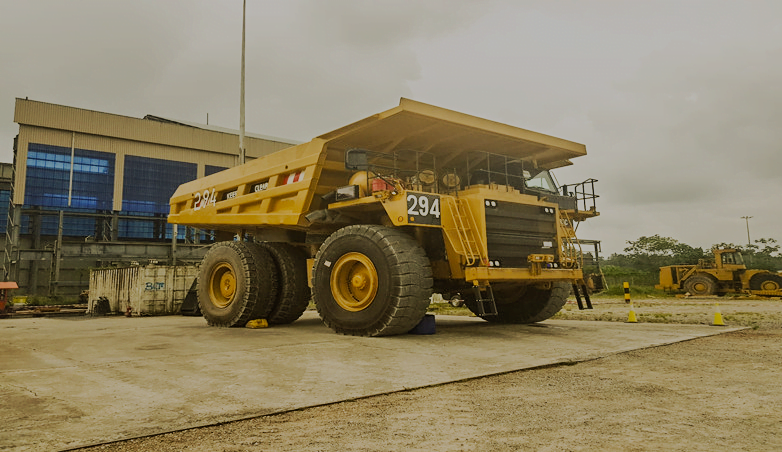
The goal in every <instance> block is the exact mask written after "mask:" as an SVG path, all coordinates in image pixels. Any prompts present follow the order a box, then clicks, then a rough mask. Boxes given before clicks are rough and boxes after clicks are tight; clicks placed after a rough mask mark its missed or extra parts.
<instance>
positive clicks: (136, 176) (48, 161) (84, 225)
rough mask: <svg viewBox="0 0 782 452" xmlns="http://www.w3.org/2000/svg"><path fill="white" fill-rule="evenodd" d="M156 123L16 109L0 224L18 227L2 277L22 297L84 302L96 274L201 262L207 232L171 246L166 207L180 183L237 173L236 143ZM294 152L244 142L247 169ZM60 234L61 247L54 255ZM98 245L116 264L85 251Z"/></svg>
mask: <svg viewBox="0 0 782 452" xmlns="http://www.w3.org/2000/svg"><path fill="white" fill-rule="evenodd" d="M150 118H153V119H139V118H132V117H127V116H121V115H115V114H110V113H102V112H96V111H91V110H84V109H79V108H74V107H67V106H62V105H55V104H49V103H44V102H37V101H31V100H26V99H17V100H16V109H15V114H14V121H15V122H16V123H18V124H19V135H18V136H17V139H16V142H15V150H14V161H15V163H14V167H13V169H14V171H13V190H10V181H9V183H8V184H7V185H8V186H2V187H0V202H5V206H3V207H2V208H0V215H4V216H6V217H8V221H5V218H2V219H0V224H4V225H12V224H14V225H15V226H13V227H12V228H11V229H9V234H8V237H9V238H10V240H9V241H8V245H6V246H5V247H4V249H5V253H4V269H5V271H6V277H13V278H15V279H16V280H17V282H18V283H19V285H20V290H19V292H20V293H25V292H26V291H28V292H29V293H30V294H38V295H45V294H47V291H48V294H52V293H51V292H52V290H55V291H57V292H58V294H59V295H63V294H71V293H75V294H78V292H79V290H80V287H79V286H81V283H82V282H83V280H84V274H85V269H88V268H89V267H94V266H96V265H101V264H104V263H106V262H112V263H123V264H127V263H129V262H134V261H138V262H141V263H143V262H144V261H145V259H147V258H154V259H156V260H160V259H165V260H166V263H169V264H170V263H172V262H173V261H174V260H176V259H177V255H179V256H180V259H182V258H184V259H186V260H193V259H197V258H199V257H200V255H201V254H203V251H204V246H203V244H204V243H208V242H209V241H210V235H209V231H196V230H192V229H190V228H178V231H177V234H176V236H177V237H176V240H174V237H173V236H174V228H173V227H172V225H169V224H168V223H167V221H166V216H167V214H168V198H170V196H171V195H172V194H173V193H174V191H175V190H176V188H177V187H178V186H179V185H180V184H181V183H184V182H187V181H189V180H192V179H195V178H197V177H202V176H204V175H208V174H212V173H215V172H218V171H220V170H222V169H225V168H229V167H232V166H235V165H236V163H237V160H238V157H237V154H238V142H239V140H238V136H237V135H236V134H235V133H230V131H226V130H223V129H221V130H216V129H217V128H215V127H210V126H201V125H197V124H182V123H174V122H172V121H171V120H166V119H163V118H156V117H150ZM294 144H297V143H295V142H288V141H286V140H281V139H274V138H269V137H260V136H254V135H252V134H248V136H246V137H245V146H246V153H247V158H248V159H252V158H257V157H259V156H262V155H266V154H269V153H272V152H275V151H278V150H280V149H284V148H287V147H290V146H291V145H294ZM4 174H5V172H4ZM7 176H9V177H10V176H11V174H7ZM3 190H5V191H3ZM9 197H10V199H11V200H12V203H8V199H9ZM8 206H11V210H12V212H10V213H9V207H8ZM60 212H63V213H62V220H61V215H60ZM14 218H15V220H14ZM60 226H62V231H61V233H62V237H63V239H62V243H59V244H57V246H54V245H53V243H56V239H57V236H58V233H59V232H60ZM6 229H8V227H6ZM15 237H16V238H15ZM92 242H102V243H100V246H107V247H108V248H105V250H110V252H109V254H110V256H111V257H110V259H109V261H107V260H106V259H104V258H102V257H101V256H96V255H94V254H93V252H94V250H95V249H98V247H97V245H89V246H86V247H85V246H84V245H83V244H84V243H92ZM130 242H136V243H139V246H131V245H130ZM176 242H180V243H181V245H180V246H179V247H177V246H176V244H175V243H176ZM69 243H70V244H79V243H81V244H82V245H79V246H71V245H69ZM145 246H149V248H145ZM139 250H142V251H139ZM55 251H56V252H55ZM58 253H59V254H58ZM123 253H125V254H126V255H123ZM145 253H148V254H145ZM58 256H59V260H58ZM104 257H107V256H104ZM57 262H59V263H60V265H59V266H58V265H56V263H57ZM161 263H163V262H161ZM55 269H57V270H59V273H58V271H55ZM71 286H73V287H71ZM47 288H48V289H47ZM63 291H65V293H63Z"/></svg>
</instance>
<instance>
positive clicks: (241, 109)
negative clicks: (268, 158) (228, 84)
mask: <svg viewBox="0 0 782 452" xmlns="http://www.w3.org/2000/svg"><path fill="white" fill-rule="evenodd" d="M246 16H247V0H244V2H243V4H242V82H241V87H240V88H239V91H241V93H240V99H239V164H240V165H243V164H244V159H245V152H244V29H245V22H246Z"/></svg>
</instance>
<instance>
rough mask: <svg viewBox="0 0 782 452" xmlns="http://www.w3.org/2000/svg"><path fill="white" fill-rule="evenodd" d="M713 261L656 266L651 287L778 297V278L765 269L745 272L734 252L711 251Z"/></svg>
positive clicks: (781, 284) (700, 293) (780, 288)
mask: <svg viewBox="0 0 782 452" xmlns="http://www.w3.org/2000/svg"><path fill="white" fill-rule="evenodd" d="M713 253H714V259H701V260H700V262H698V265H669V266H666V267H660V284H657V285H656V286H655V288H657V289H660V290H668V291H685V292H687V293H689V294H690V295H694V296H704V295H725V294H728V293H747V294H752V295H761V296H768V297H780V296H782V276H780V275H778V274H775V273H772V272H769V271H767V270H748V269H747V266H746V265H745V264H744V258H743V257H742V255H741V253H740V252H739V251H738V250H735V249H721V250H720V249H717V250H713Z"/></svg>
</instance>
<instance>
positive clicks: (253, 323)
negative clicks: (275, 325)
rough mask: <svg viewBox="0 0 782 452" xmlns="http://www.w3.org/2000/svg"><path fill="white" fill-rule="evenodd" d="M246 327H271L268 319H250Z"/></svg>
mask: <svg viewBox="0 0 782 452" xmlns="http://www.w3.org/2000/svg"><path fill="white" fill-rule="evenodd" d="M245 327H246V328H253V329H256V328H268V327H269V322H267V321H266V319H255V320H250V321H249V322H247V325H245Z"/></svg>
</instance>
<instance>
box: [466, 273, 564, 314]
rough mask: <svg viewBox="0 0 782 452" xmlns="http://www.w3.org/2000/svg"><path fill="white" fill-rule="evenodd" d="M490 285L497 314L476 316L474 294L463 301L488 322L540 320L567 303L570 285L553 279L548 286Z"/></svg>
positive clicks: (554, 312)
mask: <svg viewBox="0 0 782 452" xmlns="http://www.w3.org/2000/svg"><path fill="white" fill-rule="evenodd" d="M492 287H493V292H494V298H495V301H496V304H497V315H479V314H478V309H477V304H476V302H475V300H474V297H469V299H467V300H465V304H466V305H467V308H469V309H470V311H472V312H473V313H474V314H475V315H478V316H479V317H481V318H482V319H484V320H486V321H489V322H492V323H513V324H527V323H535V322H542V321H543V320H546V319H549V318H551V317H553V316H554V314H556V313H557V312H559V310H560V309H562V307H563V306H565V303H567V297H568V295H569V294H570V288H571V284H568V283H566V282H555V283H552V284H551V288H550V289H541V288H538V287H535V286H519V285H518V284H496V285H494V286H492Z"/></svg>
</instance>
